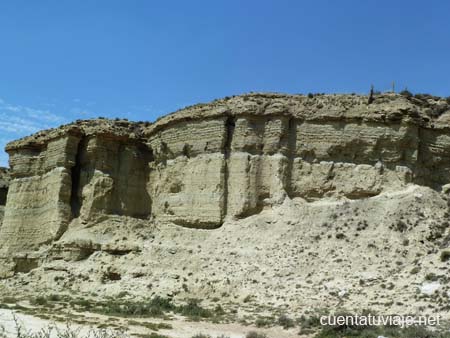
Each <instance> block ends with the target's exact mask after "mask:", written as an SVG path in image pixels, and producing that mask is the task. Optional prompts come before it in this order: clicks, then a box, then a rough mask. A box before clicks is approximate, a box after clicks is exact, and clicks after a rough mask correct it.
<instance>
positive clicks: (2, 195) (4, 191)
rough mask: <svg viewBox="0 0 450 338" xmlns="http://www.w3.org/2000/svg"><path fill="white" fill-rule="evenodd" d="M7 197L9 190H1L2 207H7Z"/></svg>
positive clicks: (0, 201) (0, 203) (0, 204)
mask: <svg viewBox="0 0 450 338" xmlns="http://www.w3.org/2000/svg"><path fill="white" fill-rule="evenodd" d="M7 196H8V188H0V206H5V205H6V199H7Z"/></svg>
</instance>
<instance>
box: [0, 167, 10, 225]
mask: <svg viewBox="0 0 450 338" xmlns="http://www.w3.org/2000/svg"><path fill="white" fill-rule="evenodd" d="M8 187H9V170H8V169H7V168H0V226H1V224H2V221H3V214H4V212H5V204H6V196H7V195H8Z"/></svg>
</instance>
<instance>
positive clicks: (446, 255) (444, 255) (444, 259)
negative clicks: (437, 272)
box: [441, 250, 450, 262]
mask: <svg viewBox="0 0 450 338" xmlns="http://www.w3.org/2000/svg"><path fill="white" fill-rule="evenodd" d="M449 259H450V251H449V250H444V251H442V252H441V261H442V262H447V261H448V260H449Z"/></svg>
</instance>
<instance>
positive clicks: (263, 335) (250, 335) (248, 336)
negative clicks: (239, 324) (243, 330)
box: [245, 331, 267, 338]
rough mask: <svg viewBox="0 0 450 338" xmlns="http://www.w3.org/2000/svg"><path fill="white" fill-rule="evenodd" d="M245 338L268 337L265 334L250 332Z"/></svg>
mask: <svg viewBox="0 0 450 338" xmlns="http://www.w3.org/2000/svg"><path fill="white" fill-rule="evenodd" d="M245 338H267V335H266V334H265V333H260V332H256V331H250V332H249V333H247V335H246V336H245Z"/></svg>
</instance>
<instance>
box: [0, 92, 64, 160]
mask: <svg viewBox="0 0 450 338" xmlns="http://www.w3.org/2000/svg"><path fill="white" fill-rule="evenodd" d="M65 122H67V121H66V118H65V117H63V116H60V115H57V114H54V113H52V112H50V111H49V110H43V109H36V108H31V107H26V106H22V105H16V104H12V103H9V102H6V101H5V100H3V99H0V134H1V136H2V138H0V148H1V150H0V166H5V165H7V155H6V154H5V153H4V152H3V151H2V150H3V149H4V148H5V145H6V143H8V142H9V141H12V140H15V139H18V138H21V137H24V136H27V135H30V134H33V133H35V132H37V131H39V130H42V129H49V128H53V127H56V126H58V125H60V124H63V123H65Z"/></svg>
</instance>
